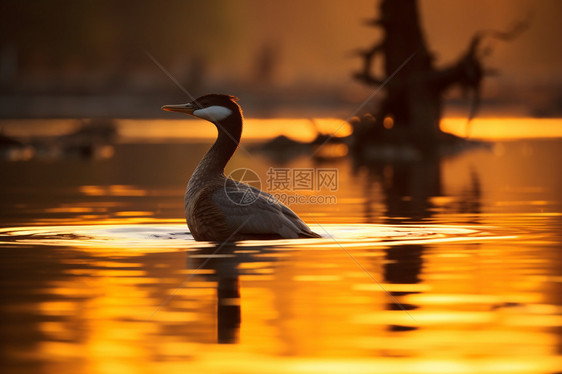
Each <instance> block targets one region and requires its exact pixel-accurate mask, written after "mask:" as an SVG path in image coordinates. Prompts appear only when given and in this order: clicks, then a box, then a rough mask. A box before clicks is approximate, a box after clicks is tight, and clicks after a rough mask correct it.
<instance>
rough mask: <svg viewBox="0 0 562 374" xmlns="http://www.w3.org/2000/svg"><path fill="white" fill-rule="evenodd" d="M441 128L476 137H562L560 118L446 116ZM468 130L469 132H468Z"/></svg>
mask: <svg viewBox="0 0 562 374" xmlns="http://www.w3.org/2000/svg"><path fill="white" fill-rule="evenodd" d="M441 130H443V131H445V132H449V133H451V134H454V135H457V136H460V137H466V136H467V135H468V136H469V137H470V138H474V139H488V140H498V139H532V138H560V137H562V119H559V118H475V119H473V120H472V121H471V122H470V123H469V124H467V121H466V118H444V119H443V120H441ZM467 132H468V134H467Z"/></svg>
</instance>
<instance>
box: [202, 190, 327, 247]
mask: <svg viewBox="0 0 562 374" xmlns="http://www.w3.org/2000/svg"><path fill="white" fill-rule="evenodd" d="M213 201H214V202H215V204H216V205H217V206H218V207H219V209H220V210H221V211H222V212H223V214H224V217H225V220H226V224H227V225H228V226H229V227H230V229H232V230H238V232H239V233H241V234H265V235H267V234H277V235H279V236H281V237H283V238H287V239H295V238H298V237H300V236H311V237H317V236H318V235H317V234H315V233H313V232H312V231H311V230H310V228H309V227H308V226H307V225H306V224H305V223H304V222H303V221H302V220H301V219H300V218H299V217H298V216H297V215H296V214H295V213H294V212H293V211H292V210H291V209H289V208H288V207H287V206H285V205H283V204H282V203H280V202H279V201H278V200H277V199H275V198H274V197H273V196H272V195H270V194H268V193H267V192H263V191H261V190H259V189H257V188H254V187H252V186H249V185H247V184H243V183H240V182H234V181H232V183H230V182H227V183H226V184H225V187H224V188H219V189H217V190H215V191H214V193H213Z"/></svg>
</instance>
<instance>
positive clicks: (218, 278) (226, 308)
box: [187, 242, 273, 344]
mask: <svg viewBox="0 0 562 374" xmlns="http://www.w3.org/2000/svg"><path fill="white" fill-rule="evenodd" d="M272 248H273V247H272V246H270V247H269V248H266V247H262V246H253V247H248V246H245V247H244V248H243V249H244V250H243V251H242V248H241V247H239V246H237V245H236V243H234V242H233V243H228V244H224V243H223V244H216V245H214V246H211V247H205V248H200V249H198V250H197V251H196V252H189V254H188V256H187V268H188V269H197V270H202V269H205V270H212V271H213V272H212V273H211V274H201V276H202V277H204V278H205V281H206V282H216V283H217V303H216V305H217V309H216V318H217V324H216V326H217V343H219V344H234V343H237V342H238V337H239V331H240V324H241V322H242V316H241V310H240V307H241V298H240V275H241V274H244V273H243V271H241V270H240V264H242V263H248V262H263V259H261V258H259V257H256V256H255V255H260V254H263V253H266V252H271V251H272V250H271V249H272ZM268 261H271V259H268Z"/></svg>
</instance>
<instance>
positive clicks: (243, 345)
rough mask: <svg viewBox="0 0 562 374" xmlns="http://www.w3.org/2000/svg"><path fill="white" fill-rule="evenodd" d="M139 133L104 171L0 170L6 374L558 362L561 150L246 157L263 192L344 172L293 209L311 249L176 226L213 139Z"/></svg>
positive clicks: (79, 167)
mask: <svg viewBox="0 0 562 374" xmlns="http://www.w3.org/2000/svg"><path fill="white" fill-rule="evenodd" d="M294 125H298V123H294ZM143 126H146V123H144V122H143V123H126V124H124V125H123V126H122V127H120V131H122V132H125V133H126V134H128V135H123V138H122V139H124V140H122V142H121V143H120V144H118V145H116V147H115V152H114V156H113V158H110V159H102V160H79V159H58V160H39V159H34V160H30V161H21V162H5V161H2V162H1V163H0V168H1V171H2V179H3V181H2V184H1V186H0V193H1V194H2V200H1V202H0V209H1V211H2V213H1V216H0V223H1V227H2V228H1V229H0V263H1V264H2V265H1V266H2V269H1V271H2V288H1V289H2V291H1V292H2V304H1V306H0V321H1V334H2V336H1V342H0V345H1V346H0V350H1V352H2V356H3V359H2V363H1V365H2V373H59V374H60V373H125V374H126V373H161V372H166V373H556V372H559V371H560V368H562V252H561V251H562V248H561V242H562V240H561V232H562V193H561V191H562V175H561V173H560V161H561V160H562V157H561V156H562V141H561V140H560V139H558V138H554V139H550V140H545V139H529V138H521V137H520V138H519V139H517V140H496V141H494V142H493V143H490V144H489V145H488V146H484V147H479V148H475V149H472V150H469V151H466V152H464V153H462V154H458V155H455V156H450V157H447V158H441V159H432V160H428V161H423V162H422V161H418V162H410V163H406V162H397V163H396V162H389V161H380V162H378V163H374V164H373V165H371V166H370V167H364V166H363V167H356V166H355V165H354V164H353V162H352V161H351V160H349V159H347V158H338V159H334V160H331V161H326V160H316V161H312V160H310V159H309V158H308V157H306V156H296V158H293V159H291V160H289V161H286V162H285V163H283V164H279V163H276V161H273V160H271V159H268V158H266V157H264V156H260V154H258V153H251V152H248V153H247V152H245V151H244V150H240V151H239V152H238V154H237V155H236V156H235V158H234V159H233V160H232V161H231V163H230V164H229V166H228V168H227V172H229V171H232V170H235V169H237V168H241V167H246V168H251V169H252V170H253V171H255V172H256V173H257V175H259V176H260V179H261V183H262V188H263V189H267V183H266V179H267V172H268V169H269V168H270V167H278V168H292V169H309V168H330V169H337V171H338V186H337V189H336V190H334V191H326V190H322V191H306V190H304V191H299V193H301V194H304V195H307V194H308V195H312V194H316V195H319V194H326V195H327V194H329V195H334V196H335V197H336V198H337V204H297V205H291V208H292V209H294V210H295V211H296V212H297V213H298V214H299V215H300V216H301V217H302V218H303V219H304V220H305V221H306V222H308V223H309V224H310V225H311V227H312V228H313V229H314V230H315V231H316V232H318V233H319V234H321V235H322V236H323V238H322V239H311V240H279V241H272V242H263V241H261V242H260V241H255V242H241V243H237V244H236V245H235V246H233V245H223V246H218V245H215V244H212V243H201V242H195V241H193V240H192V238H191V236H190V235H189V234H188V232H187V228H186V227H185V224H184V221H183V219H182V217H183V189H184V185H185V182H186V181H187V179H188V177H189V175H190V174H191V172H192V171H193V168H194V167H195V165H196V164H197V162H198V160H199V159H200V157H201V156H202V154H203V153H204V152H205V151H206V149H207V148H208V147H209V145H208V143H205V144H195V143H191V144H184V142H182V141H181V140H177V139H176V140H175V141H173V142H172V141H165V140H163V139H164V138H165V137H162V138H161V140H160V141H151V142H146V141H142V137H143V136H144V135H146V134H145V132H144V131H140V132H139V131H136V132H135V130H134V129H135V128H144V127H143ZM516 126H519V125H517V124H516ZM473 130H475V131H476V129H473ZM127 131H129V133H127ZM307 131H308V130H307ZM459 131H460V130H459ZM152 139H153V138H152ZM303 139H304V138H303Z"/></svg>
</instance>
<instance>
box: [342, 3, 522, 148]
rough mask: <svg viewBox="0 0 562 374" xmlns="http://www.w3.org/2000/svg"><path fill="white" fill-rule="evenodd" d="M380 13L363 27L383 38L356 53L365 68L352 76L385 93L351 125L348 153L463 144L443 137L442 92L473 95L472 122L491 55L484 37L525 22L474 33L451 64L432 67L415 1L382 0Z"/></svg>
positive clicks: (514, 32) (517, 28) (509, 34)
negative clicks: (377, 65)
mask: <svg viewBox="0 0 562 374" xmlns="http://www.w3.org/2000/svg"><path fill="white" fill-rule="evenodd" d="M378 13H379V17H378V18H376V19H372V20H368V21H367V23H368V25H369V26H373V27H378V28H382V29H383V31H384V36H383V38H382V40H380V41H379V42H377V43H375V44H374V45H373V46H372V47H371V48H369V49H366V50H360V51H358V54H359V55H360V56H361V57H362V59H363V68H362V69H361V70H360V71H358V72H356V73H354V75H353V76H354V78H355V79H356V80H358V81H360V82H362V83H364V84H366V85H369V86H375V87H377V86H381V85H383V84H384V88H385V93H386V95H385V96H384V98H383V100H382V101H381V102H380V104H379V106H378V108H377V109H376V110H373V112H372V113H368V115H366V116H364V117H363V118H360V119H356V120H355V121H353V122H352V123H351V124H352V126H353V129H354V132H353V136H352V142H351V144H352V147H351V148H352V151H353V152H354V153H355V154H356V155H360V154H364V153H365V151H368V149H369V148H372V147H376V146H377V145H380V144H400V145H410V146H413V148H415V150H416V152H421V153H422V154H427V153H435V152H438V151H439V150H440V149H441V145H450V144H459V143H462V142H463V141H464V139H462V138H459V137H457V136H454V135H452V134H447V133H444V132H442V131H441V129H440V127H439V123H440V120H441V115H442V103H443V96H444V94H445V92H446V91H447V90H448V89H449V88H450V87H452V86H454V85H458V86H460V87H461V88H462V89H463V91H464V92H465V93H466V94H469V95H471V96H472V104H471V109H470V113H469V120H470V119H472V117H474V115H475V114H476V112H477V110H478V105H479V102H480V88H481V84H482V80H483V78H484V75H485V70H484V67H483V64H482V58H483V57H484V56H485V55H487V54H488V53H489V52H490V49H489V48H482V41H483V39H484V38H485V37H492V38H496V39H502V40H509V39H511V38H513V37H515V36H516V35H518V34H519V33H520V32H522V31H523V30H524V29H525V28H526V27H527V23H526V22H521V23H519V24H517V25H516V26H515V27H514V28H513V29H512V30H511V31H509V32H499V31H493V30H486V31H480V32H478V33H476V34H475V35H474V36H473V38H472V40H471V41H470V43H469V45H468V48H467V50H466V52H465V53H464V54H463V55H462V56H460V58H459V59H458V60H457V61H456V62H455V63H453V64H451V65H450V66H447V67H444V68H442V69H436V68H435V67H434V58H433V56H432V54H431V53H430V52H429V50H428V48H427V43H426V41H425V37H424V35H423V31H422V29H421V26H420V21H419V11H418V2H417V0H382V1H381V3H380V6H379V12H378ZM376 59H382V60H383V72H384V76H381V77H378V76H375V75H374V74H373V72H372V70H373V69H372V68H373V64H374V62H375V60H376ZM394 74H395V75H394Z"/></svg>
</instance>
